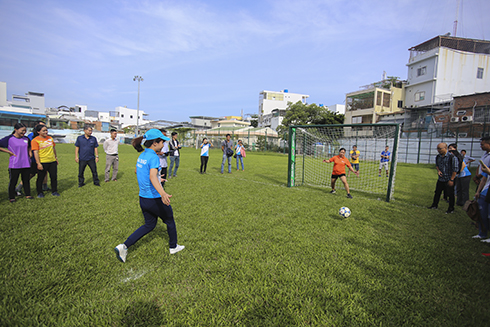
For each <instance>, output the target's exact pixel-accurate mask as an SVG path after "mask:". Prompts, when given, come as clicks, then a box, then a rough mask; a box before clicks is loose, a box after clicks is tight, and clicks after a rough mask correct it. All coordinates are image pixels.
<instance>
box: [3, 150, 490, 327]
mask: <svg viewBox="0 0 490 327" xmlns="http://www.w3.org/2000/svg"><path fill="white" fill-rule="evenodd" d="M57 149H58V154H59V158H60V165H59V192H60V193H61V197H59V198H57V197H52V196H51V195H48V196H46V198H45V199H35V200H33V201H28V200H25V199H23V198H21V199H19V200H18V201H17V202H16V203H14V204H10V203H8V194H7V183H8V174H7V155H5V154H3V155H0V166H1V167H2V169H3V170H2V171H3V172H4V173H3V174H2V175H0V182H1V183H0V185H3V187H2V188H1V189H0V212H1V222H2V224H1V225H0V236H1V239H2V242H1V243H0V253H1V255H0V274H1V286H0V295H1V299H2V302H1V305H0V325H8V326H39V325H40V326H44V325H46V326H161V325H166V326H167V325H168V326H230V325H239V326H288V325H299V326H308V325H315V326H486V325H488V321H490V313H489V312H488V311H487V309H486V305H487V302H488V301H487V298H488V295H489V294H490V286H489V282H488V269H489V268H490V261H489V260H490V258H486V257H483V256H482V255H481V253H482V252H490V248H489V247H488V246H487V245H485V244H483V243H481V242H479V241H477V240H473V239H471V236H472V235H475V234H476V233H477V231H476V230H475V227H474V226H472V225H471V224H470V219H469V218H468V217H467V216H466V215H465V214H464V213H463V212H462V211H461V209H459V208H458V209H457V213H456V214H453V215H445V214H444V211H445V210H446V209H447V208H446V204H445V203H441V205H440V209H439V210H428V209H426V207H427V206H428V205H430V203H431V200H432V196H433V191H434V188H435V181H436V171H435V169H434V168H433V167H431V166H430V165H409V164H399V166H398V168H397V177H396V185H395V187H396V189H395V196H394V197H395V201H392V202H390V203H387V202H384V201H380V200H378V197H379V196H378V195H371V194H364V193H360V192H355V191H353V192H352V194H353V196H354V199H352V200H349V199H346V198H345V192H344V191H343V190H339V191H338V192H337V194H335V195H330V194H328V191H329V189H326V188H321V187H307V186H304V187H296V188H287V187H286V186H285V185H286V180H287V156H284V155H282V154H264V153H251V152H249V153H248V154H247V157H246V158H245V171H244V172H241V171H240V172H237V171H236V170H235V169H233V170H232V172H233V173H232V174H226V173H225V174H223V175H221V174H220V173H219V168H220V163H221V151H219V150H212V151H211V154H210V155H211V156H210V160H209V164H208V174H206V175H200V174H199V165H200V161H199V152H198V150H194V149H188V148H186V149H183V151H182V159H181V167H180V168H179V172H178V177H177V178H175V179H172V180H170V181H169V182H168V183H167V185H166V189H167V192H168V193H170V194H172V195H173V197H172V200H171V201H172V206H173V209H174V215H175V219H176V223H177V230H178V236H179V244H183V245H185V246H186V248H185V250H184V251H182V252H179V253H178V254H176V255H172V256H170V255H169V253H168V237H167V234H166V227H165V225H164V224H163V223H162V222H161V221H160V222H159V223H158V225H157V227H156V228H155V230H154V231H153V232H151V233H150V234H148V235H147V236H145V237H144V238H142V239H141V240H140V241H139V242H138V243H136V244H135V245H134V246H133V247H131V248H130V249H129V253H128V257H127V262H126V263H124V264H123V263H121V262H119V261H117V260H116V258H115V255H114V252H113V248H114V246H116V245H117V244H119V243H121V242H123V241H124V240H125V239H126V238H127V237H128V236H129V235H130V234H131V233H132V232H133V231H134V230H135V229H136V228H138V227H139V226H140V225H141V224H142V223H143V217H142V214H141V212H140V209H139V204H138V185H137V182H136V176H135V174H134V165H135V161H136V158H137V156H138V153H137V152H136V151H135V150H134V149H133V148H132V147H130V146H127V145H121V146H120V172H119V176H118V181H117V182H110V183H103V184H102V187H100V188H96V187H95V186H93V185H92V184H90V183H88V184H87V185H86V186H84V187H83V188H80V189H79V188H78V187H77V173H78V166H77V164H76V163H75V160H74V146H73V145H72V144H60V145H59V146H57ZM104 163H105V157H104V156H103V155H102V156H101V162H100V163H99V164H98V169H99V177H100V178H101V180H103V167H104ZM234 167H235V168H236V166H234ZM330 173H331V167H330V166H328V167H327V166H325V178H328V177H329V176H330ZM86 178H87V182H90V181H91V180H90V170H89V168H88V167H87V170H86ZM33 181H34V180H33ZM472 188H473V186H472ZM32 189H33V190H34V187H32ZM341 206H348V207H349V208H351V210H352V216H351V217H350V218H347V219H342V218H341V217H340V216H339V215H338V209H339V208H340V207H341Z"/></svg>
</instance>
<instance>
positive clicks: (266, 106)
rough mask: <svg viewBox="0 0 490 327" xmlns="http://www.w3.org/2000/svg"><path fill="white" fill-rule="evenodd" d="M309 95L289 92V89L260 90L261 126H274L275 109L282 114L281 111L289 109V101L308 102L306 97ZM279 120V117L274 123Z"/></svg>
mask: <svg viewBox="0 0 490 327" xmlns="http://www.w3.org/2000/svg"><path fill="white" fill-rule="evenodd" d="M309 97H310V96H309V95H305V94H298V93H289V92H288V90H282V91H280V92H275V91H265V90H264V91H262V92H260V94H259V127H272V120H273V118H274V114H273V113H272V111H273V110H275V109H277V111H276V112H275V113H276V114H279V116H280V115H281V112H282V111H284V112H285V110H286V109H287V107H288V103H289V102H291V103H296V102H298V101H301V103H303V104H306V99H307V98H309ZM277 121H279V119H276V121H275V122H274V124H277ZM279 124H280V122H279ZM279 124H278V125H279ZM276 128H277V126H276ZM273 129H274V128H273Z"/></svg>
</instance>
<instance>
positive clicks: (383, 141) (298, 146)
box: [288, 124, 400, 201]
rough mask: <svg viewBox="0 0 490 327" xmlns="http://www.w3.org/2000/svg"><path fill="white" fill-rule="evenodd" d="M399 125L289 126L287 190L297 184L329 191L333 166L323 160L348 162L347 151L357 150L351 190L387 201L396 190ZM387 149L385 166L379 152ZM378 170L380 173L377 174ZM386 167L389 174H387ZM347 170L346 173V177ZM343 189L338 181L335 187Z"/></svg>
mask: <svg viewBox="0 0 490 327" xmlns="http://www.w3.org/2000/svg"><path fill="white" fill-rule="evenodd" d="M399 135H400V127H399V125H398V124H354V125H304V126H290V127H289V160H288V187H293V186H300V185H314V186H325V187H329V188H330V180H331V179H330V177H331V174H332V168H333V163H324V162H323V160H324V159H326V160H327V161H328V159H330V158H332V157H333V156H336V155H338V154H339V150H340V149H341V148H345V150H346V154H345V156H346V157H347V158H348V159H349V161H352V160H351V155H350V151H352V150H353V146H357V151H359V177H357V176H356V175H355V174H353V173H350V176H347V182H348V183H349V188H350V189H351V190H356V191H362V192H368V193H375V194H382V195H386V201H390V199H392V196H393V192H394V190H395V175H396V162H397V148H398V140H399ZM386 146H388V151H389V152H390V156H389V161H388V164H384V165H380V161H381V152H383V151H385V149H386ZM380 168H381V172H380ZM386 168H388V174H387V171H386ZM348 171H349V170H348V169H347V167H346V174H348ZM340 187H343V184H342V182H340V181H337V184H336V188H340Z"/></svg>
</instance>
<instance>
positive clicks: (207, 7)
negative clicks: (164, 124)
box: [0, 0, 490, 122]
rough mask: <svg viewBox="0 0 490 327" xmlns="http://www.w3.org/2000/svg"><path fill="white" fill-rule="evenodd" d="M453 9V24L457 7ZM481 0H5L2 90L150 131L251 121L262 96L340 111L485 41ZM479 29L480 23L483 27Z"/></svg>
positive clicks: (0, 9)
mask: <svg viewBox="0 0 490 327" xmlns="http://www.w3.org/2000/svg"><path fill="white" fill-rule="evenodd" d="M458 2H460V3H461V4H460V7H459V11H458V15H457V16H456V13H457V3H458ZM489 13H490V1H488V0H466V1H465V0H460V1H457V0H396V1H385V0H323V1H322V0H301V1H298V0H282V1H277V0H261V1H257V0H248V1H238V0H207V1H202V0H201V1H199V0H176V1H167V0H147V1H139V0H95V1H94V0H85V1H66V0H52V1H45V0H0V31H1V32H0V81H3V82H6V83H7V96H8V99H9V100H11V97H12V94H16V95H24V94H25V93H27V92H29V91H30V92H40V93H44V95H45V102H46V106H47V107H58V106H61V105H66V106H68V107H72V106H75V105H87V106H88V110H97V111H106V112H107V111H113V110H114V108H115V107H117V106H127V107H128V108H133V109H136V108H137V103H138V82H137V81H133V78H134V77H135V76H141V77H142V78H143V81H142V82H141V83H140V105H139V108H140V110H143V111H145V113H147V114H148V115H149V116H148V119H150V120H160V119H162V120H170V121H178V122H184V121H190V119H189V116H211V117H221V116H230V115H234V116H240V115H241V113H242V112H243V114H244V115H247V114H257V113H258V103H259V93H260V92H261V91H263V90H268V91H281V90H283V89H288V90H289V92H292V93H300V94H307V95H309V96H310V97H309V98H308V103H316V104H324V105H327V106H328V105H333V104H344V103H345V94H346V93H349V92H354V91H357V90H359V87H360V86H363V85H368V84H370V83H373V82H377V81H379V80H381V79H382V76H383V72H384V71H385V72H386V74H387V75H388V76H397V77H400V78H401V79H406V78H407V67H406V64H407V62H408V59H409V51H408V49H409V48H410V47H412V46H416V45H418V44H420V43H422V42H424V41H426V40H429V39H431V38H433V37H435V36H437V35H443V34H446V33H448V32H452V31H453V22H454V21H455V19H456V17H457V19H458V29H457V34H456V35H457V36H459V37H468V38H474V39H484V40H489V39H490V24H489V23H488V18H487V17H488V14H489ZM485 22H486V23H485Z"/></svg>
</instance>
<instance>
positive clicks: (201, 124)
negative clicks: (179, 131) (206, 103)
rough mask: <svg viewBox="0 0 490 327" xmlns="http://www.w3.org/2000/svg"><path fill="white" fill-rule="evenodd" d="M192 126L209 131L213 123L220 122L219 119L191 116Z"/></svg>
mask: <svg viewBox="0 0 490 327" xmlns="http://www.w3.org/2000/svg"><path fill="white" fill-rule="evenodd" d="M189 118H190V119H191V124H192V125H193V126H195V127H196V128H200V129H209V128H211V122H213V121H218V120H219V118H217V117H207V116H191V117H189Z"/></svg>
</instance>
